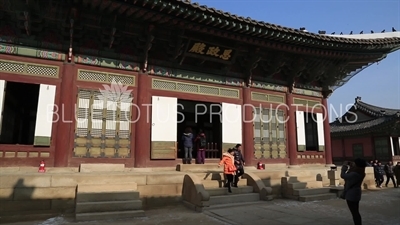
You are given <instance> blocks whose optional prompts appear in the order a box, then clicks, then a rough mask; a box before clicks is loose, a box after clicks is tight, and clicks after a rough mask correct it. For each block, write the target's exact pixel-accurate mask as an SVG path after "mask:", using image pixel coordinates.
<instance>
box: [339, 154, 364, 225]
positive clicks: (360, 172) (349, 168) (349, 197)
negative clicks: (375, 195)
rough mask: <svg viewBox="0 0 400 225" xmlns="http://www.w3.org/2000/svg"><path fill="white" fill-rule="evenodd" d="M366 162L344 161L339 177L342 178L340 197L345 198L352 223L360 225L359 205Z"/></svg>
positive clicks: (357, 160)
mask: <svg viewBox="0 0 400 225" xmlns="http://www.w3.org/2000/svg"><path fill="white" fill-rule="evenodd" d="M366 166H367V164H366V162H365V161H364V160H363V159H356V160H354V162H345V165H343V166H342V171H341V173H340V177H341V178H342V179H344V182H345V183H344V190H343V194H342V196H341V198H343V199H345V200H346V203H347V206H348V207H349V210H350V213H351V215H352V217H353V222H354V225H362V219H361V215H360V211H359V205H360V200H361V194H362V188H361V186H362V183H363V181H364V178H365V167H366Z"/></svg>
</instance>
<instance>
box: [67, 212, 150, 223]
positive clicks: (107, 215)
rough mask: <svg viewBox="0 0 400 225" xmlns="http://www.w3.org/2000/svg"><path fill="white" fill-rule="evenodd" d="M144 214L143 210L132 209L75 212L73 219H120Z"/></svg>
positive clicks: (143, 215)
mask: <svg viewBox="0 0 400 225" xmlns="http://www.w3.org/2000/svg"><path fill="white" fill-rule="evenodd" d="M145 216H146V214H145V213H144V211H143V210H132V211H122V212H96V213H79V214H76V217H75V219H76V220H77V221H88V220H93V219H96V220H109V219H122V218H134V217H145Z"/></svg>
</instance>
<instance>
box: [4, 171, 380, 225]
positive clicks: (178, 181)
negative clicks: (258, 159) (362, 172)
mask: <svg viewBox="0 0 400 225" xmlns="http://www.w3.org/2000/svg"><path fill="white" fill-rule="evenodd" d="M178 167H179V168H180V169H179V170H181V171H177V168H176V167H168V168H144V169H141V168H140V169H139V168H125V167H124V166H121V165H116V164H101V165H96V164H92V165H88V164H86V165H84V166H83V167H82V166H81V168H47V172H46V173H38V172H37V169H38V168H36V167H14V168H10V167H9V168H0V181H1V182H0V223H3V222H6V221H8V220H13V219H18V220H24V219H32V218H49V217H51V216H56V215H59V214H64V215H70V214H71V215H73V213H74V212H75V207H76V206H75V198H76V188H77V186H78V185H79V184H81V185H99V186H103V185H104V186H106V185H111V184H121V183H136V185H137V192H139V195H140V200H141V201H142V204H143V208H144V209H145V210H148V209H152V208H155V207H160V206H163V207H164V206H167V205H174V204H181V203H182V193H183V192H182V188H183V180H184V176H185V175H186V174H188V173H195V174H196V176H197V177H199V178H200V179H204V180H205V181H204V182H205V183H207V185H209V183H210V184H211V182H209V181H207V180H213V178H212V177H209V176H210V174H220V173H221V172H222V169H221V168H218V167H217V165H215V164H205V165H196V164H192V165H184V166H182V165H178ZM328 169H329V168H326V167H325V166H324V165H319V166H318V165H317V166H315V165H314V166H302V167H296V168H288V167H287V166H286V165H281V164H277V165H267V167H266V170H256V169H255V168H254V167H246V168H245V170H246V172H251V173H254V174H255V175H257V177H259V178H260V179H261V180H262V182H263V184H264V185H265V186H266V187H269V188H272V195H273V197H274V199H276V198H281V197H282V191H281V190H282V187H281V185H282V181H281V180H282V177H297V178H299V177H304V176H313V177H315V178H316V179H317V178H318V179H320V180H321V183H322V184H323V186H329V185H330V181H329V179H328ZM339 169H340V168H339ZM189 171H191V172H189ZM336 173H337V172H336ZM368 179H370V178H366V182H365V184H364V185H365V187H367V188H368V187H369V186H370V182H369V181H368ZM204 182H203V183H204ZM212 182H215V181H212ZM337 183H342V184H343V181H341V180H340V179H338V181H337ZM372 183H373V181H372ZM213 185H214V184H212V186H210V188H214V187H213ZM214 189H215V188H214ZM214 189H213V190H212V193H213V194H212V195H213V196H215V195H219V194H220V193H222V192H223V191H222V190H217V189H215V190H214ZM238 191H239V190H238ZM240 191H241V193H244V194H245V193H246V192H249V191H250V188H249V187H243V188H242V189H241V190H240ZM224 193H225V192H224ZM22 214H24V215H26V216H25V217H23V216H22Z"/></svg>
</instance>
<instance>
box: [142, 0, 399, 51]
mask: <svg viewBox="0 0 400 225" xmlns="http://www.w3.org/2000/svg"><path fill="white" fill-rule="evenodd" d="M142 1H144V2H148V1H151V0H142ZM142 1H140V0H139V1H137V2H142ZM157 2H159V3H160V4H165V3H166V2H168V4H171V5H173V4H179V5H183V6H186V7H187V8H186V10H187V9H195V10H197V11H198V12H199V13H200V12H201V13H203V14H209V15H212V16H215V17H214V18H211V19H212V20H214V22H213V23H212V24H213V26H217V25H218V24H224V25H225V27H226V25H227V23H229V22H233V23H237V24H235V25H238V26H240V27H241V29H239V30H247V32H246V33H247V34H251V33H253V34H261V33H263V29H266V30H271V31H273V32H275V31H276V32H282V33H283V34H282V33H281V34H280V35H279V36H280V38H282V39H285V38H289V37H288V36H287V35H284V33H286V34H292V35H295V36H298V37H301V38H304V39H306V40H319V41H330V42H336V43H344V44H355V45H388V44H389V45H390V44H392V45H400V38H399V37H385V38H375V39H366V38H344V37H337V36H330V35H323V34H314V33H309V32H304V31H300V30H298V29H293V28H289V27H283V26H279V25H275V24H271V23H266V22H262V21H256V20H254V19H252V18H250V17H246V18H245V17H242V16H237V15H234V14H230V13H229V12H224V11H222V10H217V9H215V8H210V7H207V6H205V5H199V4H198V3H191V1H188V0H173V1H171V0H168V1H166V0H160V1H157ZM186 10H185V9H183V11H186ZM196 20H198V22H200V23H201V21H205V20H204V18H201V17H197V19H196ZM207 24H209V22H207ZM249 28H251V30H250V32H249V30H248V29H249ZM238 32H239V31H238ZM398 47H400V46H397V48H398Z"/></svg>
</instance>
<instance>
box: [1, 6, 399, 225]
mask: <svg viewBox="0 0 400 225" xmlns="http://www.w3.org/2000/svg"><path fill="white" fill-rule="evenodd" d="M399 34H400V32H386V33H375V34H357V35H328V34H325V32H318V34H316V33H312V32H311V31H307V30H306V29H303V28H301V29H295V28H288V27H282V26H279V25H276V24H270V23H267V22H262V21H255V20H253V19H251V18H249V17H247V16H245V17H242V16H238V15H233V14H230V13H229V12H223V11H221V10H217V9H214V8H210V7H207V6H203V5H199V4H198V3H192V2H191V1H188V0H107V1H105V0H57V1H56V0H29V1H27V0H0V111H1V117H0V181H1V182H0V223H3V222H7V221H8V222H9V221H16V220H29V219H32V218H33V217H34V218H39V217H40V218H50V217H51V216H56V215H60V214H63V215H65V216H68V215H72V216H74V218H75V219H76V220H93V219H110V218H124V217H136V216H144V215H145V213H144V210H145V209H147V208H151V207H161V206H164V205H167V204H176V203H179V204H181V203H184V204H185V205H186V206H188V207H189V208H191V209H193V210H196V211H203V210H206V209H207V208H209V207H211V206H218V205H221V204H236V203H238V202H239V203H244V202H257V201H261V200H272V199H274V198H281V197H283V198H290V199H294V200H298V201H315V200H324V199H331V198H337V195H338V194H339V193H340V192H339V191H340V190H338V189H336V188H332V189H331V187H332V185H333V187H336V186H337V185H338V184H340V183H341V182H343V181H341V180H340V178H339V176H338V174H337V172H338V171H334V170H332V171H328V170H330V168H331V166H332V163H333V162H332V159H333V158H334V159H335V160H341V159H343V158H345V157H350V156H351V155H352V154H353V155H354V154H361V153H360V152H362V154H364V156H368V157H369V156H370V157H372V156H375V155H376V157H378V158H381V159H382V160H384V159H387V158H388V157H389V156H390V154H388V153H390V152H385V151H384V147H385V146H395V145H396V146H397V145H398V141H397V139H396V138H398V137H399V135H398V132H397V131H396V125H395V124H396V123H395V122H394V121H397V120H398V119H396V118H397V117H396V116H397V111H396V112H394V111H392V110H388V109H384V110H385V113H383V112H381V109H380V108H378V107H372V106H368V105H367V104H365V103H362V102H361V101H357V102H356V103H355V106H354V107H356V108H357V109H356V108H354V110H355V111H354V112H355V113H360V119H363V121H359V122H360V123H361V124H364V123H365V124H367V125H365V126H364V125H363V126H364V127H365V128H366V127H367V126H368V132H367V129H362V130H361V131H360V132H361V133H360V132H359V129H358V128H357V126H358V125H348V126H342V125H341V124H336V123H334V124H332V125H331V126H332V135H333V136H332V137H333V138H334V142H333V145H332V142H331V129H330V124H329V120H328V118H329V117H328V112H327V107H328V106H327V99H328V97H329V96H330V95H331V94H332V93H333V91H334V90H335V89H336V88H338V87H340V86H342V85H344V84H346V82H347V81H348V80H349V79H350V78H351V77H353V76H354V75H356V74H357V73H359V72H361V71H362V70H363V69H365V68H367V67H368V66H370V65H372V64H374V63H377V62H379V61H381V60H383V59H384V58H385V57H386V56H387V55H388V54H390V53H392V52H394V51H396V50H398V49H399V48H400V35H399ZM361 114H362V116H361ZM367 120H370V121H371V122H369V121H367ZM378 123H379V125H378ZM381 123H382V125H381ZM187 127H191V128H192V130H193V133H194V134H195V135H196V134H198V133H199V132H200V130H202V131H203V132H204V133H205V135H206V137H207V144H206V145H207V147H206V152H205V157H206V159H205V162H206V163H205V164H204V165H203V164H202V165H199V164H195V163H194V161H193V163H192V164H183V163H182V157H183V151H182V150H181V151H179V150H180V149H182V143H181V142H182V134H183V133H184V132H185V129H186V128H187ZM342 127H343V128H342ZM353 127H354V128H353ZM378 127H379V128H378ZM383 127H390V128H391V131H390V132H382V130H380V129H384V128H383ZM353 131H354V132H353ZM364 131H365V132H364ZM371 132H372V133H371ZM342 134H346V135H347V134H351V135H353V134H354V135H356V136H357V138H358V139H357V141H355V139H351V140H350V139H347V136H346V138H344V136H341V135H342ZM378 137H379V138H378ZM339 139H340V140H339ZM389 141H390V142H389ZM372 142H373V143H375V145H374V146H375V147H374V149H371V145H369V143H372ZM238 143H239V144H242V148H243V150H242V152H243V155H244V158H245V161H246V167H245V174H244V175H243V176H242V177H241V179H240V181H239V183H238V188H234V189H233V193H232V194H230V195H228V192H227V190H226V188H222V187H223V182H224V175H223V174H222V168H218V166H217V165H218V163H219V161H220V159H221V156H222V154H223V153H224V152H226V151H227V149H229V148H232V147H234V146H235V145H236V144H238ZM342 143H344V144H342ZM367 143H368V144H367ZM392 143H393V145H392ZM353 144H362V146H361V149H362V150H361V151H360V150H356V151H353V148H354V146H353ZM332 146H334V148H335V149H334V151H332ZM339 149H340V150H339ZM358 149H360V147H358ZM393 149H394V151H397V152H398V148H395V147H393ZM342 151H343V152H342ZM344 151H345V152H344ZM193 153H194V154H195V155H196V151H194V152H193ZM348 153H349V154H348ZM195 155H194V156H195ZM258 164H259V165H262V166H261V167H260V169H259V170H257V169H256V165H258ZM39 165H42V166H41V167H40V168H39ZM264 167H265V170H264V169H263V168H264ZM364 187H367V188H368V187H374V181H373V174H372V172H371V171H369V170H368V171H367V177H366V178H365V181H364Z"/></svg>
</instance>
